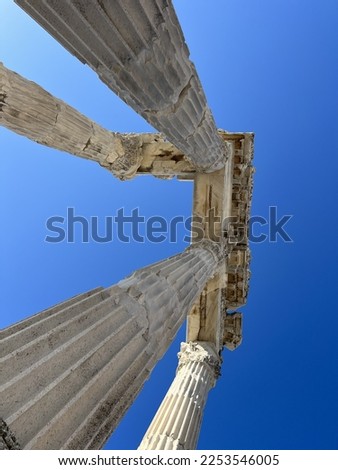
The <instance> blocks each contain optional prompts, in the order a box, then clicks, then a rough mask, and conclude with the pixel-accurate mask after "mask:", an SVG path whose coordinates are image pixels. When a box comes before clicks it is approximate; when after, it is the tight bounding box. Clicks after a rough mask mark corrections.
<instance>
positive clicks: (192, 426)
mask: <svg viewBox="0 0 338 470" xmlns="http://www.w3.org/2000/svg"><path fill="white" fill-rule="evenodd" d="M178 357H179V365H178V369H177V374H176V377H175V379H174V381H173V383H172V385H171V387H170V388H169V390H168V392H167V394H166V396H165V398H164V400H163V402H162V404H161V406H160V408H159V410H158V411H157V413H156V415H155V417H154V419H153V421H152V423H151V424H150V426H149V428H148V430H147V432H146V434H145V436H144V438H143V440H142V442H141V444H140V447H139V449H141V450H145V449H149V450H151V449H153V450H154V449H156V450H189V449H196V446H197V441H198V437H199V433H200V429H201V424H202V418H203V411H204V406H205V403H206V400H207V396H208V393H209V390H210V389H211V388H212V387H213V386H214V385H215V382H216V379H217V377H218V376H219V372H220V362H221V359H220V356H219V354H218V352H216V350H215V347H214V345H213V344H212V343H208V342H190V343H181V352H180V353H179V354H178Z"/></svg>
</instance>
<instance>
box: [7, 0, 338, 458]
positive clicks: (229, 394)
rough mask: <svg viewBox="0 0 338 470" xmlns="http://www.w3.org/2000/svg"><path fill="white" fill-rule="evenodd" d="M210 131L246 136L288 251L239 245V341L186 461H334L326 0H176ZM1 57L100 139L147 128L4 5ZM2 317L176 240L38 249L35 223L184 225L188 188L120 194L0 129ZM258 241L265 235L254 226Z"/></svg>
mask: <svg viewBox="0 0 338 470" xmlns="http://www.w3.org/2000/svg"><path fill="white" fill-rule="evenodd" d="M174 5H175V8H176V11H177V14H178V17H179V19H180V21H181V24H182V28H183V31H184V33H185V37H186V40H187V43H188V45H189V48H190V51H191V57H192V60H193V61H194V62H195V65H196V67H197V70H198V72H199V75H200V78H201V81H202V83H203V85H204V88H205V92H206V95H207V98H208V102H209V105H210V107H211V109H212V111H213V113H214V116H215V120H216V122H217V126H218V127H220V128H223V129H226V130H229V131H253V132H255V134H256V146H255V161H254V164H255V167H256V174H255V182H254V184H255V186H254V198H253V209H252V214H253V215H260V216H263V217H267V216H268V213H269V206H277V208H278V215H279V216H282V215H285V214H290V215H293V218H292V219H291V220H290V222H288V224H287V226H286V228H287V231H288V233H289V235H290V236H291V238H292V239H293V242H292V243H285V242H283V241H282V240H281V239H280V238H279V239H278V241H277V242H275V243H272V242H269V241H265V242H263V243H260V244H252V246H251V249H252V254H253V261H252V265H251V269H252V280H251V287H250V295H249V300H248V303H247V305H246V307H245V308H243V309H242V312H243V314H244V340H243V343H242V345H241V346H240V348H239V349H238V350H236V351H234V352H229V351H224V354H223V358H224V363H223V371H222V377H221V379H220V380H219V382H218V384H217V387H216V388H215V389H213V390H212V391H211V393H210V395H209V400H208V403H207V406H206V410H205V417H204V422H203V428H202V432H201V437H200V441H199V448H200V449H337V448H338V399H337V397H338V371H337V352H338V342H337V330H338V315H337V314H338V312H337V271H338V269H337V268H338V267H337V261H338V251H337V230H338V220H337V215H338V211H337V202H338V197H337V196H338V183H337V178H338V162H337V147H338V120H337V110H338V91H337V84H338V62H337V45H338V44H337V42H338V41H337V40H338V28H337V21H338V3H337V0H321V1H319V0H318V1H315V0H312V1H309V0H297V1H295V0H213V1H209V2H206V1H205V0H194V2H193V3H192V2H187V1H186V0H176V1H175V2H174ZM0 18H1V29H0V61H2V62H3V63H4V64H5V65H6V66H7V67H8V68H10V69H12V70H15V71H17V72H18V73H20V74H22V75H23V76H24V77H27V78H29V79H31V80H33V81H35V82H37V83H38V84H40V85H41V86H43V87H44V88H45V89H47V90H48V91H49V92H51V93H52V94H53V95H55V96H57V97H59V98H61V99H63V100H65V101H66V102H67V103H69V104H70V105H72V106H74V107H75V108H77V109H78V110H79V111H81V112H82V113H84V114H85V115H87V116H89V117H90V118H92V119H94V120H95V121H97V122H98V123H100V124H101V125H103V126H104V127H106V128H108V129H110V130H115V131H121V132H147V131H151V130H152V129H151V127H150V126H149V125H148V124H147V123H146V122H145V121H144V120H143V119H142V118H141V117H139V116H137V115H136V114H135V112H134V111H133V110H132V109H130V108H128V107H127V105H125V104H124V103H123V102H122V101H120V100H119V99H118V98H117V97H116V96H115V95H114V94H113V93H112V92H110V91H109V90H108V89H107V88H106V87H105V85H104V84H102V83H101V82H100V80H99V79H98V78H97V76H96V75H95V73H94V72H92V71H91V70H90V69H89V68H88V67H86V66H84V65H82V64H81V63H80V62H79V61H77V59H75V58H74V57H72V56H71V55H70V54H69V53H68V52H67V51H66V50H64V49H63V48H62V46H60V45H59V44H58V43H57V42H56V41H55V40H54V39H53V38H51V37H50V36H49V35H48V34H47V33H46V32H45V31H44V30H43V29H42V28H40V27H39V26H38V25H37V24H36V23H35V22H34V21H33V20H31V19H30V18H29V17H28V16H27V15H26V14H25V13H24V12H23V11H21V10H20V9H19V8H18V7H17V6H16V5H15V4H14V3H13V2H12V1H10V0H2V1H1V2H0ZM0 142H1V145H0V152H1V158H0V165H1V185H0V201H1V220H2V230H1V232H0V246H1V259H2V263H1V287H2V295H1V321H0V326H1V327H4V326H7V325H8V324H10V323H13V322H14V321H18V320H20V319H22V318H24V317H26V316H28V315H31V314H33V313H36V312H38V311H40V310H42V309H44V308H47V307H49V306H51V305H53V304H56V303H58V302H59V301H62V300H64V299H67V298H68V297H70V296H73V295H75V294H77V293H80V292H83V291H86V290H89V289H91V288H94V287H96V286H109V285H111V284H113V283H115V282H117V281H118V280H120V279H121V278H123V277H124V276H126V275H128V274H130V273H131V272H132V271H133V270H135V269H137V268H140V267H142V266H144V265H147V264H150V263H152V262H155V261H157V260H160V259H163V258H165V257H167V256H170V255H172V254H175V253H178V252H180V251H182V250H183V249H184V247H185V246H186V243H184V242H183V239H182V238H183V232H182V233H181V234H180V238H179V240H178V242H177V243H169V242H165V243H160V244H154V243H150V242H146V243H143V244H141V243H137V242H132V243H129V244H124V243H122V242H119V241H118V240H113V242H111V243H107V244H98V243H94V242H90V243H87V244H85V243H81V240H79V239H76V240H75V243H73V244H71V243H68V244H67V243H65V242H64V243H59V244H50V243H46V242H45V241H44V238H45V236H46V235H47V234H48V232H47V229H46V227H45V222H46V219H47V218H48V217H51V216H53V215H60V216H65V214H66V211H67V207H74V208H75V212H76V214H80V215H84V216H87V217H90V216H98V217H99V218H103V217H105V216H109V215H115V214H116V212H117V210H118V209H119V208H121V207H124V208H125V211H126V213H128V212H131V210H132V209H133V208H136V207H139V210H140V212H142V214H143V215H145V216H148V217H149V216H151V215H162V216H164V217H166V218H167V219H169V218H171V217H173V216H175V215H182V216H189V215H190V213H191V204H192V184H191V183H187V182H179V181H175V180H173V181H161V180H158V179H155V178H152V177H140V178H136V179H134V180H133V181H130V182H125V183H122V182H119V181H118V180H116V179H114V178H113V177H112V176H111V175H110V174H109V173H108V172H107V171H105V170H104V169H102V168H101V167H99V166H98V165H96V164H94V163H92V162H88V161H86V160H82V159H79V158H76V157H72V156H70V155H67V154H65V153H60V152H58V151H56V150H52V149H47V148H44V147H42V146H39V145H38V144H34V143H33V142H30V141H29V140H28V139H26V138H24V137H20V136H18V135H15V134H13V133H11V132H9V131H7V130H6V129H4V128H0ZM264 230H265V231H266V228H264ZM184 336H185V331H184V329H182V331H181V332H180V333H179V335H178V337H177V339H176V341H175V343H174V344H173V345H172V347H171V348H170V350H169V351H168V353H167V355H166V356H165V357H164V359H163V360H162V361H161V362H160V363H159V365H158V367H157V368H156V369H155V371H154V372H153V374H152V377H151V379H150V380H149V381H148V382H147V383H146V385H145V387H144V389H143V391H142V392H141V394H140V395H139V397H138V399H137V400H136V402H135V404H134V405H133V406H132V408H131V409H130V410H129V412H128V414H127V415H126V416H125V418H124V420H123V422H122V423H121V425H120V427H119V428H118V430H117V431H116V432H115V433H114V434H113V436H112V438H111V439H110V440H109V442H108V445H107V448H111V449H133V448H136V447H137V445H138V444H139V442H140V440H141V438H142V436H143V434H144V432H145V430H146V428H147V426H148V424H149V422H150V421H151V419H152V417H153V415H154V413H155V411H156V409H157V407H158V405H159V404H160V402H161V400H162V398H163V396H164V394H165V393H166V390H167V389H168V387H169V385H170V383H171V381H172V378H173V376H174V371H175V368H176V364H177V359H176V353H177V351H178V349H179V342H180V341H182V340H183V339H184Z"/></svg>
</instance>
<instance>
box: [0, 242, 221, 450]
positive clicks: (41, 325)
mask: <svg viewBox="0 0 338 470" xmlns="http://www.w3.org/2000/svg"><path fill="white" fill-rule="evenodd" d="M222 256H223V255H222V250H221V249H220V247H219V246H216V245H215V244H214V243H213V242H201V243H200V244H197V245H194V246H192V247H189V248H188V249H187V250H186V251H184V252H183V253H181V254H178V255H175V256H173V257H171V258H169V259H167V260H164V261H162V262H159V263H156V264H154V265H151V266H148V267H146V268H143V269H140V270H138V271H136V272H134V273H133V274H132V275H131V276H129V277H128V278H126V279H124V280H123V281H121V282H120V283H118V284H117V285H114V286H112V287H108V288H106V289H96V290H93V291H91V292H90V293H88V294H82V295H80V296H77V297H75V298H74V299H70V300H69V301H66V302H63V303H62V304H60V305H59V306H56V307H53V308H51V309H49V310H47V311H44V312H41V313H40V314H38V315H34V316H32V317H31V318H29V319H27V320H23V321H22V322H21V323H18V324H17V325H14V326H11V327H9V328H8V329H5V330H3V331H2V332H1V337H0V338H1V339H0V350H1V351H2V356H1V357H0V368H1V386H0V417H1V418H3V420H4V421H5V422H6V425H7V426H8V427H9V429H10V430H11V432H12V433H14V435H15V437H16V439H17V442H18V443H19V445H20V446H21V447H22V448H24V449H86V448H88V449H97V448H100V447H102V445H103V444H104V442H105V441H106V440H107V438H108V437H109V436H110V434H111V432H112V431H113V429H114V428H115V427H116V425H117V424H118V422H119V421H120V419H121V418H122V416H123V415H124V413H125V411H126V410H127V409H128V408H129V406H130V405H131V404H132V402H133V400H134V399H135V397H136V396H137V394H138V393H139V391H140V390H141V388H142V386H143V384H144V382H145V380H147V378H148V377H149V374H150V373H151V371H152V369H153V367H154V366H155V365H156V363H157V361H158V360H159V359H160V358H161V357H162V355H163V354H164V353H165V351H166V350H167V348H168V347H169V345H170V343H171V341H172V339H173V337H174V336H175V335H176V333H177V331H178V329H179V327H180V326H181V324H182V323H183V321H184V320H185V318H186V316H187V314H188V312H189V311H190V309H191V307H192V305H193V303H194V301H195V300H196V299H197V297H198V295H199V294H200V293H201V291H202V290H203V288H204V286H205V283H206V282H207V281H208V280H209V279H210V278H211V277H212V276H213V274H215V273H216V272H217V270H218V267H219V263H220V261H221V259H222ZM187 285H188V286H189V290H188V291H187V290H186V286H187ZM2 346H4V347H2Z"/></svg>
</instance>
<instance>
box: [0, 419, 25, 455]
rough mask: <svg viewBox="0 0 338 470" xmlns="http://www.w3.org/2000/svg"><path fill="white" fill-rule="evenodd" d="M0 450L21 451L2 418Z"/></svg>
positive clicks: (0, 421)
mask: <svg viewBox="0 0 338 470" xmlns="http://www.w3.org/2000/svg"><path fill="white" fill-rule="evenodd" d="M0 450H21V447H20V444H19V443H18V441H17V440H16V437H15V435H14V433H13V432H12V431H11V430H10V429H9V427H8V425H7V423H6V422H5V421H4V420H3V419H2V418H0Z"/></svg>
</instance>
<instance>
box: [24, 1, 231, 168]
mask: <svg viewBox="0 0 338 470" xmlns="http://www.w3.org/2000/svg"><path fill="white" fill-rule="evenodd" d="M15 1H16V3H17V4H18V5H19V6H20V7H21V8H23V9H24V10H25V11H26V12H27V13H28V14H29V15H30V16H31V17H33V18H34V19H35V20H36V21H37V22H38V23H39V24H40V25H41V26H42V27H43V28H45V29H46V30H47V31H48V32H49V33H50V34H51V35H52V36H54V37H55V38H56V39H57V40H58V41H59V42H60V43H61V44H62V45H63V46H64V47H65V48H66V49H68V50H69V51H70V52H71V53H72V54H74V55H75V56H76V57H77V58H78V59H79V60H81V61H82V62H83V63H86V64H88V65H89V66H90V67H91V68H92V69H93V70H94V71H95V72H96V73H97V74H98V76H99V78H100V79H101V80H102V81H103V82H104V83H106V84H107V85H108V87H109V88H110V89H111V90H113V91H114V92H115V93H117V95H118V96H119V97H120V98H122V99H123V100H124V101H125V102H126V103H127V104H128V105H130V106H131V107H132V108H133V109H134V110H135V111H136V112H137V113H139V114H141V115H142V116H143V117H144V118H145V119H146V120H147V121H148V122H149V123H150V124H152V125H153V126H154V127H155V128H156V129H158V130H159V131H161V132H163V133H164V134H165V135H166V137H167V138H168V140H169V141H170V142H171V143H172V144H174V145H175V146H176V147H177V148H179V149H180V150H181V151H182V152H183V153H184V154H185V155H186V156H188V157H189V158H190V160H191V162H192V163H193V164H194V165H195V166H196V167H197V168H198V169H199V170H201V171H208V172H211V171H215V170H218V169H220V168H222V167H223V166H224V162H225V157H226V155H227V153H228V147H227V145H226V144H225V143H224V142H222V140H221V139H220V137H219V136H218V134H217V130H216V125H215V122H214V119H213V117H212V115H211V112H210V110H209V108H208V106H207V103H206V98H205V95H204V91H203V88H202V85H201V83H200V80H199V78H198V75H197V72H196V69H195V67H194V65H193V63H192V62H191V61H190V60H189V50H188V48H187V45H186V43H185V40H184V36H183V33H182V30H181V27H180V24H179V21H178V19H177V16H176V13H175V10H174V8H173V6H172V2H171V0H145V1H137V2H135V1H133V0H91V1H88V0H77V1H76V2H75V1H67V2H65V1H56V0H43V1H36V0H15Z"/></svg>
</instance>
